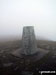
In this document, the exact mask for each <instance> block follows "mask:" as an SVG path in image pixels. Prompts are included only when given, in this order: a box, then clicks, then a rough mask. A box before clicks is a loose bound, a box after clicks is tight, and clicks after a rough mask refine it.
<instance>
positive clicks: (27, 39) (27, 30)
mask: <svg viewBox="0 0 56 75" xmlns="http://www.w3.org/2000/svg"><path fill="white" fill-rule="evenodd" d="M22 49H23V51H22V54H25V55H31V54H34V53H36V52H37V44H36V39H35V34H34V27H33V26H26V27H24V28H23V36H22Z"/></svg>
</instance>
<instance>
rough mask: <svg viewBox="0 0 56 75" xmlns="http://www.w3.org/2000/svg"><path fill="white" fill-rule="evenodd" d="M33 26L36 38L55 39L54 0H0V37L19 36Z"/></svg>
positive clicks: (55, 11) (55, 12) (55, 6)
mask: <svg viewBox="0 0 56 75" xmlns="http://www.w3.org/2000/svg"><path fill="white" fill-rule="evenodd" d="M23 26H34V29H35V35H36V38H37V39H38V38H42V39H48V40H52V41H56V0H0V39H1V38H6V39H7V38H14V37H16V38H21V37H22V31H23Z"/></svg>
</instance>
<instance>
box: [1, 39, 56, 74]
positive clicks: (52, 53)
mask: <svg viewBox="0 0 56 75" xmlns="http://www.w3.org/2000/svg"><path fill="white" fill-rule="evenodd" d="M20 48H21V41H18V40H17V41H12V42H6V43H2V44H0V75H37V74H38V73H39V71H44V70H45V71H46V70H47V71H55V70H56V43H55V42H46V41H45V42H44V41H37V48H38V49H40V50H41V51H43V50H44V51H45V52H46V51H48V53H47V54H46V55H45V56H44V57H43V58H41V59H39V60H36V61H34V60H35V57H36V58H37V59H38V56H37V53H36V54H35V55H32V56H24V55H23V56H24V57H18V56H15V55H14V54H12V53H11V52H14V51H16V50H17V49H20ZM39 57H40V55H39ZM30 58H31V59H30Z"/></svg>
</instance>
